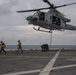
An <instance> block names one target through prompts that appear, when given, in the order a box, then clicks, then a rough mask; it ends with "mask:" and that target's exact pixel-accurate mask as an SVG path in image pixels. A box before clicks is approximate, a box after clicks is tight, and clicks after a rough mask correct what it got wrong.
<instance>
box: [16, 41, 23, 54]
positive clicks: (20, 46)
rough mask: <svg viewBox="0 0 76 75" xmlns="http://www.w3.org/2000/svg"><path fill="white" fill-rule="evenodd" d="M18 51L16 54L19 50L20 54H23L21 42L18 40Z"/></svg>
mask: <svg viewBox="0 0 76 75" xmlns="http://www.w3.org/2000/svg"><path fill="white" fill-rule="evenodd" d="M17 46H18V50H17V52H16V53H18V52H19V50H21V52H22V53H23V50H22V45H21V41H20V40H18V45H17Z"/></svg>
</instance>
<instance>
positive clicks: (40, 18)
mask: <svg viewBox="0 0 76 75" xmlns="http://www.w3.org/2000/svg"><path fill="white" fill-rule="evenodd" d="M43 1H44V2H45V3H47V4H49V7H46V8H39V9H32V10H22V11H17V12H18V13H24V12H33V11H36V12H35V13H34V14H33V15H31V16H28V17H27V18H26V20H27V21H28V23H29V24H33V25H35V26H38V29H36V28H33V29H35V30H37V31H43V32H51V31H52V30H76V26H73V25H70V24H67V23H68V22H70V21H71V20H70V19H68V18H66V17H65V16H64V15H63V14H62V13H60V12H59V11H58V10H56V9H57V8H60V7H65V6H69V5H73V4H76V2H74V3H70V4H64V5H60V6H54V4H51V3H50V2H49V1H48V0H43ZM46 9H49V11H48V12H42V11H40V10H46ZM40 28H45V29H49V31H45V30H41V29H40Z"/></svg>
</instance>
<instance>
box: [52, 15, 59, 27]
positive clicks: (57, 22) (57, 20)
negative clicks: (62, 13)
mask: <svg viewBox="0 0 76 75" xmlns="http://www.w3.org/2000/svg"><path fill="white" fill-rule="evenodd" d="M52 23H53V24H56V25H58V26H60V25H61V21H60V18H58V17H55V16H53V18H52Z"/></svg>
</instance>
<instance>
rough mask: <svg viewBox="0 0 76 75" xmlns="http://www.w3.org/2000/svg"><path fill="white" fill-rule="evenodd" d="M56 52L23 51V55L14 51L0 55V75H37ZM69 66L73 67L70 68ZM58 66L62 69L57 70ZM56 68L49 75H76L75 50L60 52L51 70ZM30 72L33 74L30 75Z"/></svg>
mask: <svg viewBox="0 0 76 75" xmlns="http://www.w3.org/2000/svg"><path fill="white" fill-rule="evenodd" d="M58 51H59V50H51V51H49V52H42V51H39V50H30V51H24V53H23V54H21V53H20V52H19V53H18V54H16V53H15V52H14V51H13V52H8V53H7V54H4V53H2V54H0V75H8V74H10V75H39V74H40V72H41V71H42V70H43V69H44V68H45V66H46V65H47V64H48V63H49V61H50V60H51V59H52V58H53V57H54V56H55V55H56V53H57V52H58ZM70 65H73V66H71V67H70ZM74 65H75V66H74ZM60 66H62V68H60V69H59V67H60ZM67 66H69V67H67ZM56 67H57V69H52V70H51V71H50V74H49V75H76V50H61V52H60V53H59V55H58V57H57V59H56V61H55V63H54V65H53V67H52V68H56ZM63 67H64V68H63ZM36 70H38V71H36ZM39 70H40V71H39ZM30 71H35V72H31V73H30ZM20 72H22V74H21V73H20ZM23 72H28V73H23ZM15 73H20V74H15ZM44 75H45V74H44Z"/></svg>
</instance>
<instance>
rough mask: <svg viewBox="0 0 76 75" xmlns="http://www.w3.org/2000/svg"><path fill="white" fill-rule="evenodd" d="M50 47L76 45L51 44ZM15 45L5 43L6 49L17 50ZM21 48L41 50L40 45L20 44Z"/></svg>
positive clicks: (71, 46)
mask: <svg viewBox="0 0 76 75" xmlns="http://www.w3.org/2000/svg"><path fill="white" fill-rule="evenodd" d="M50 47H51V48H52V49H59V48H66V49H76V45H51V46H49V48H50ZM17 48H18V47H17V45H6V50H17ZM22 49H23V50H41V45H22Z"/></svg>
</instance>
